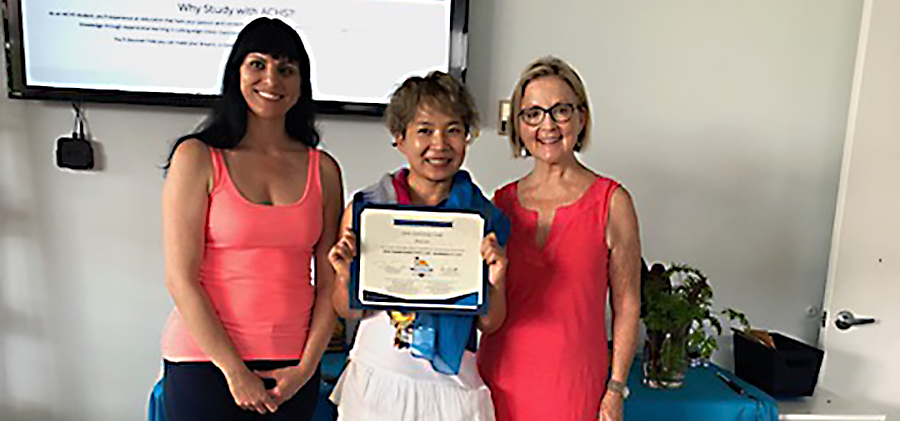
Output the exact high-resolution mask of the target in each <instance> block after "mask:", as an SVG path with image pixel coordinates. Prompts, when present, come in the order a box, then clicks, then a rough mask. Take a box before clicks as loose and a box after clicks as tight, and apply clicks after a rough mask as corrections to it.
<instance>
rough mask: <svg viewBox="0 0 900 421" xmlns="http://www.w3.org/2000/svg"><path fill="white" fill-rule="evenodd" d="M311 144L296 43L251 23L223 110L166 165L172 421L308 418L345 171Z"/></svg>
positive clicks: (330, 315)
mask: <svg viewBox="0 0 900 421" xmlns="http://www.w3.org/2000/svg"><path fill="white" fill-rule="evenodd" d="M318 143H319V135H318V133H317V132H316V129H315V126H314V113H313V103H312V84H311V82H310V60H309V55H308V54H307V51H306V49H305V48H304V46H303V42H302V41H301V39H300V37H299V36H298V34H297V33H296V32H295V31H294V30H293V29H292V28H291V27H290V26H288V25H287V24H285V23H283V22H281V21H279V20H273V19H268V18H259V19H257V20H254V21H253V22H251V23H250V24H248V25H247V26H246V27H244V29H243V30H242V31H241V33H240V34H239V35H238V37H237V40H236V42H235V44H234V46H233V47H232V50H231V54H230V55H229V57H228V61H227V63H226V67H225V72H224V77H223V82H222V98H221V100H219V101H218V103H217V104H215V106H214V107H213V111H212V113H211V114H210V116H209V118H207V120H206V121H205V122H204V123H203V124H202V125H201V129H200V131H199V132H197V133H193V134H191V135H188V136H184V137H183V138H181V139H179V140H178V141H177V142H176V143H175V146H174V147H173V148H172V153H171V155H170V157H169V163H168V165H167V168H168V174H167V177H166V181H165V185H164V187H163V198H162V199H163V231H164V235H163V237H164V248H165V259H166V287H167V288H168V290H169V292H170V293H171V295H172V298H173V300H174V302H175V310H174V311H173V312H172V314H171V316H170V317H169V320H168V322H167V324H166V327H165V331H164V332H163V337H162V354H163V358H164V360H165V386H164V399H163V400H164V402H165V408H166V416H167V417H168V419H169V420H175V421H178V420H211V419H214V420H237V419H257V418H259V419H267V420H275V419H291V420H308V419H310V418H311V416H312V412H313V409H314V407H315V404H316V400H317V398H318V387H319V374H318V366H319V361H320V359H321V357H322V353H323V352H324V350H325V347H326V346H327V343H328V341H329V339H330V336H331V332H332V327H333V324H334V320H335V315H334V310H333V308H332V306H331V301H330V300H331V295H332V294H331V291H332V282H333V279H334V271H333V269H332V267H331V265H330V264H329V262H328V257H327V256H328V251H329V250H330V248H331V246H332V245H333V244H334V242H335V240H336V236H337V227H338V222H339V215H340V212H341V209H342V208H343V192H342V187H341V185H342V181H341V174H340V169H339V167H338V165H337V163H336V162H335V161H334V159H333V158H331V157H330V156H328V155H327V154H326V153H324V152H321V151H319V150H318V149H316V146H317V145H318ZM313 264H314V265H313ZM313 268H314V269H313ZM312 270H314V271H315V273H314V274H313V273H312ZM313 279H314V280H315V282H313ZM267 383H268V384H267ZM253 412H256V413H258V414H254V413H253Z"/></svg>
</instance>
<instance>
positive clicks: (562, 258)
mask: <svg viewBox="0 0 900 421" xmlns="http://www.w3.org/2000/svg"><path fill="white" fill-rule="evenodd" d="M512 110H513V121H512V124H511V128H512V129H511V130H510V140H511V145H512V149H513V153H514V155H515V156H521V157H525V156H531V157H532V160H533V163H534V167H533V169H532V171H531V172H530V173H529V174H528V175H526V176H525V177H524V178H522V179H520V180H518V181H515V182H513V183H511V184H509V185H507V186H505V187H503V188H501V189H500V190H498V191H497V192H496V194H495V196H494V201H495V203H496V204H497V207H499V208H500V209H501V210H503V212H504V213H505V214H506V215H508V216H509V218H510V220H511V222H512V233H511V235H510V238H509V243H508V245H507V255H508V257H509V268H508V270H507V277H508V279H509V282H508V284H507V285H508V286H507V316H506V322H505V323H504V324H503V326H502V327H501V328H500V329H499V330H498V331H496V332H494V333H491V334H488V335H485V336H484V337H483V338H482V341H481V347H480V348H479V350H478V366H479V370H480V372H481V375H482V377H483V378H484V380H485V382H486V383H487V384H488V386H489V387H490V388H491V394H492V396H493V398H494V405H495V407H496V408H497V419H498V420H499V421H528V420H534V421H544V420H556V421H569V420H571V421H576V420H578V421H583V420H598V419H599V420H603V421H614V420H615V421H620V420H621V419H622V406H623V405H622V400H623V399H624V398H625V397H627V388H626V387H625V380H626V376H627V375H628V371H629V367H630V366H631V361H632V358H633V356H634V350H635V342H636V340H637V334H638V320H639V318H638V316H639V310H640V291H639V288H640V287H639V284H640V254H641V252H640V240H639V236H638V225H637V217H636V216H635V212H634V206H633V204H632V202H631V198H630V197H629V195H628V193H627V192H626V191H625V190H624V189H623V188H621V187H620V186H619V185H618V184H617V183H616V182H614V181H612V180H610V179H608V178H604V177H601V176H598V175H597V174H595V173H593V172H592V171H591V170H589V169H588V168H586V167H585V166H584V165H583V164H582V163H581V162H579V161H578V158H577V156H576V154H575V152H577V151H580V150H582V149H583V148H584V147H585V146H586V145H587V142H588V140H589V134H590V122H591V120H590V106H589V103H588V98H587V93H586V90H585V87H584V85H583V83H582V82H581V79H580V78H579V76H578V75H577V74H576V73H575V71H574V70H573V69H572V68H571V67H570V66H569V65H567V64H566V63H565V62H563V61H561V60H559V59H555V58H545V59H540V60H538V61H536V62H534V63H533V64H532V65H530V66H529V67H528V69H527V70H526V71H525V73H524V74H523V75H522V77H521V79H520V80H519V83H518V84H517V85H516V88H515V90H514V92H513V100H512ZM607 292H609V296H610V297H611V301H612V308H613V312H614V320H613V324H612V330H613V331H612V336H613V337H614V341H613V343H614V350H613V355H612V364H611V372H610V364H609V362H608V358H609V356H608V355H607V335H606V333H607V332H606V328H605V323H604V318H605V311H606V305H605V304H606V299H607Z"/></svg>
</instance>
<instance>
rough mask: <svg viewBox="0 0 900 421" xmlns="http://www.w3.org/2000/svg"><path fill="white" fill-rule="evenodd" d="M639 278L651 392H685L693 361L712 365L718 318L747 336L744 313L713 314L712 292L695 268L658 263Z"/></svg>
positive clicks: (644, 363)
mask: <svg viewBox="0 0 900 421" xmlns="http://www.w3.org/2000/svg"><path fill="white" fill-rule="evenodd" d="M641 278H642V282H641V283H642V300H641V318H642V319H643V321H644V325H645V327H646V330H647V338H646V341H645V344H644V353H643V358H642V369H643V373H644V384H645V385H647V386H648V387H652V388H676V387H681V385H682V384H683V382H684V375H685V373H686V372H687V369H688V367H689V365H690V359H691V358H698V359H700V360H701V361H705V360H708V359H709V358H710V357H711V356H712V354H713V352H714V351H715V350H716V349H718V344H717V343H716V335H721V334H722V323H721V322H720V321H719V317H720V316H724V317H726V318H727V319H728V320H729V322H730V321H735V320H736V321H737V322H738V323H739V324H741V325H742V326H743V327H744V328H745V329H748V330H749V323H748V322H747V319H746V317H745V316H744V315H743V314H742V313H740V312H738V311H735V310H732V309H725V310H722V311H721V312H718V313H717V312H714V311H713V309H712V299H713V291H712V287H710V285H709V282H708V280H707V278H706V276H705V275H703V273H702V272H700V271H699V270H698V269H696V268H693V267H690V266H688V265H685V264H672V265H671V266H670V267H668V268H666V267H665V266H664V265H662V264H661V263H656V264H654V265H653V267H652V268H651V269H650V270H647V269H646V266H644V271H643V273H642V276H641ZM710 330H712V331H714V332H715V334H713V333H712V332H711V331H710Z"/></svg>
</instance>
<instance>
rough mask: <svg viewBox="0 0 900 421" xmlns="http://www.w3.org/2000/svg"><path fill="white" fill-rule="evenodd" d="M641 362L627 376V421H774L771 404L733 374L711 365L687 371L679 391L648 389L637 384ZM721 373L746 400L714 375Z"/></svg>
mask: <svg viewBox="0 0 900 421" xmlns="http://www.w3.org/2000/svg"><path fill="white" fill-rule="evenodd" d="M640 364H641V361H640V359H635V361H634V364H633V365H632V370H631V373H629V376H628V388H629V389H630V390H631V396H630V397H629V398H628V400H626V401H625V420H627V421H641V420H650V421H679V420H690V421H707V420H708V421H732V420H734V421H777V420H778V407H777V406H776V402H775V400H774V399H773V398H772V397H771V396H769V395H768V394H766V392H763V391H762V390H759V389H758V388H756V387H755V386H753V385H751V384H749V383H747V382H744V381H743V380H741V379H739V378H738V377H737V376H735V375H734V374H733V373H731V372H728V371H725V370H723V369H721V368H719V367H718V366H716V365H714V364H710V365H709V366H707V367H696V368H691V369H690V370H688V373H687V375H686V377H685V383H684V386H682V387H681V388H679V389H667V390H658V389H650V388H648V387H645V386H644V385H643V384H641V377H642V376H641V366H640ZM718 371H722V374H724V375H726V376H727V377H728V378H729V379H733V380H734V381H735V382H736V383H737V384H738V385H740V386H741V387H743V388H744V391H745V392H746V394H747V395H748V396H752V397H755V398H756V399H752V398H750V397H748V396H741V395H738V394H737V393H736V392H735V391H734V390H732V389H731V388H729V387H728V386H727V385H726V384H725V383H724V382H722V380H721V379H719V377H718V376H716V372H718Z"/></svg>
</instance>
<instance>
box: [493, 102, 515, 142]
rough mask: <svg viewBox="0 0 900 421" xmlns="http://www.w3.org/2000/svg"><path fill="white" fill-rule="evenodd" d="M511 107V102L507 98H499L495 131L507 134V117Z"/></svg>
mask: <svg viewBox="0 0 900 421" xmlns="http://www.w3.org/2000/svg"><path fill="white" fill-rule="evenodd" d="M511 108H512V104H510V102H509V100H507V99H501V100H500V107H499V108H498V110H499V115H498V118H497V133H499V134H502V135H506V134H509V123H510V121H509V117H510V114H511Z"/></svg>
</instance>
